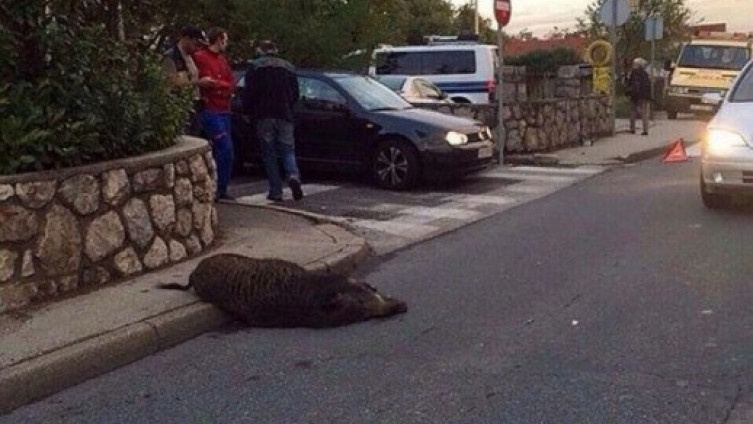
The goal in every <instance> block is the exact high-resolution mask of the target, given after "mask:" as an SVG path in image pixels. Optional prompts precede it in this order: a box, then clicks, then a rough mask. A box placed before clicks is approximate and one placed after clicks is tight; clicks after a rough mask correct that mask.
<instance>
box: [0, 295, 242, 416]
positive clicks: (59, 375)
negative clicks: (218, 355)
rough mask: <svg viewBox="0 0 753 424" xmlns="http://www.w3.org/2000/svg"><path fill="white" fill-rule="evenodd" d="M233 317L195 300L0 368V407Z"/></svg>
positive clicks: (54, 389)
mask: <svg viewBox="0 0 753 424" xmlns="http://www.w3.org/2000/svg"><path fill="white" fill-rule="evenodd" d="M228 320H229V319H228V317H227V316H226V315H225V314H223V313H222V312H220V310H218V309H216V308H214V307H213V306H211V305H208V304H205V303H199V302H197V303H193V304H191V305H187V306H184V307H181V308H178V309H174V310H171V311H167V312H165V313H163V314H160V315H157V316H154V317H152V318H149V319H146V320H143V321H139V322H135V323H132V324H129V325H126V326H124V327H121V328H119V329H117V330H115V331H110V332H107V333H103V334H100V335H98V336H95V337H92V338H90V339H86V340H82V341H80V342H77V343H74V344H72V345H69V346H66V347H64V348H62V349H58V350H55V351H53V352H48V353H45V354H42V355H40V356H37V357H35V358H33V359H29V360H27V361H24V362H21V363H18V364H15V365H13V366H10V367H8V368H6V369H4V370H2V371H0V413H8V412H10V411H12V410H13V409H16V408H18V407H20V406H23V405H26V404H27V403H30V402H33V401H35V400H38V399H41V398H43V397H46V396H49V395H51V394H53V393H56V392H59V391H61V390H63V389H66V388H68V387H71V386H73V385H76V384H78V383H81V382H83V381H85V380H87V379H90V378H92V377H96V376H98V375H101V374H104V373H106V372H108V371H111V370H113V369H115V368H118V367H121V366H123V365H127V364H129V363H131V362H134V361H136V360H138V359H141V358H143V357H145V356H148V355H152V354H154V353H156V352H159V351H160V350H163V349H166V348H168V347H171V346H174V345H176V344H178V343H180V342H183V341H186V340H188V339H191V338H193V337H196V336H198V335H199V334H202V333H204V332H206V331H210V330H213V329H216V328H218V327H219V326H221V325H223V324H225V323H226V322H228Z"/></svg>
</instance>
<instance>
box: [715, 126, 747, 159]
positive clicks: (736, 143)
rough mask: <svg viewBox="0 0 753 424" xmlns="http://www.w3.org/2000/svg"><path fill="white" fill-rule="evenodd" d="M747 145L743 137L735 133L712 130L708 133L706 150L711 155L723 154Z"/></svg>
mask: <svg viewBox="0 0 753 424" xmlns="http://www.w3.org/2000/svg"><path fill="white" fill-rule="evenodd" d="M745 145H746V144H745V139H744V138H743V136H742V135H740V134H738V133H736V132H734V131H728V130H720V129H710V130H708V132H707V133H706V150H707V151H708V152H709V153H711V154H723V153H726V152H728V151H729V150H730V149H732V148H735V147H742V146H745Z"/></svg>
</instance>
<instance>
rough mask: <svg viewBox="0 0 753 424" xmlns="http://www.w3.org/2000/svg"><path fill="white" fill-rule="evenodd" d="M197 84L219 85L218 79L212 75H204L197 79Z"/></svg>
mask: <svg viewBox="0 0 753 424" xmlns="http://www.w3.org/2000/svg"><path fill="white" fill-rule="evenodd" d="M196 85H198V86H199V87H201V88H209V87H215V86H216V85H217V81H215V80H214V79H213V78H212V77H202V78H201V79H199V80H198V81H196Z"/></svg>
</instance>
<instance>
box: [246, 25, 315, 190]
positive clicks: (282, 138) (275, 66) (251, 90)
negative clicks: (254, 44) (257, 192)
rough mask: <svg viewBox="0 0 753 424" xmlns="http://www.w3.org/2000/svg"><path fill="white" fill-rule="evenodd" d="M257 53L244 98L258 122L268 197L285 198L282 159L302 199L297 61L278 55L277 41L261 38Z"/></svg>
mask: <svg viewBox="0 0 753 424" xmlns="http://www.w3.org/2000/svg"><path fill="white" fill-rule="evenodd" d="M257 53H258V54H259V58H258V59H256V60H254V61H253V62H252V63H251V67H250V68H249V69H248V71H247V72H246V76H245V86H246V88H245V90H244V91H243V97H242V101H243V109H244V113H246V114H247V115H249V117H250V118H251V119H253V120H254V121H255V124H256V136H257V137H258V139H259V143H260V145H261V150H262V154H263V156H264V168H265V170H266V173H267V179H268V180H269V194H268V195H267V199H269V200H271V201H274V202H281V201H282V178H281V176H280V160H281V161H282V167H283V169H284V171H285V174H286V175H285V177H286V178H287V183H288V186H290V190H291V191H292V192H293V199H295V200H300V199H301V198H303V190H302V189H301V177H300V173H299V172H298V165H297V164H296V160H295V140H294V138H293V105H295V102H296V101H297V100H298V96H299V92H298V78H297V76H296V73H295V68H294V67H293V65H291V64H290V63H289V62H287V61H286V60H284V59H282V58H280V57H279V56H278V54H277V46H276V45H275V43H274V42H272V41H269V40H265V41H262V42H260V43H259V46H258V48H257Z"/></svg>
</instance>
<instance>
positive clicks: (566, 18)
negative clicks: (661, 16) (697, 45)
mask: <svg viewBox="0 0 753 424" xmlns="http://www.w3.org/2000/svg"><path fill="white" fill-rule="evenodd" d="M451 2H452V3H453V4H455V6H462V5H464V4H469V3H471V1H470V0H451ZM510 3H511V5H512V16H511V18H510V24H509V25H508V26H507V27H505V32H507V33H510V34H517V33H518V32H520V31H521V30H524V29H528V30H529V31H532V32H533V33H534V35H537V36H542V35H545V34H546V33H548V32H550V31H551V29H552V28H553V27H554V26H557V27H559V28H560V29H563V28H571V29H572V28H575V24H576V18H580V17H583V14H584V11H585V10H586V7H588V5H589V4H591V3H593V0H510ZM685 4H686V5H687V6H688V8H690V10H691V11H693V12H694V19H693V22H697V21H700V20H701V19H703V23H717V22H726V23H727V29H728V30H729V31H745V32H750V31H753V22H751V16H753V0H686V3H685ZM478 7H479V14H480V15H481V16H484V17H486V18H490V19H492V20H493V19H494V13H493V10H494V9H493V0H478Z"/></svg>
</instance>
